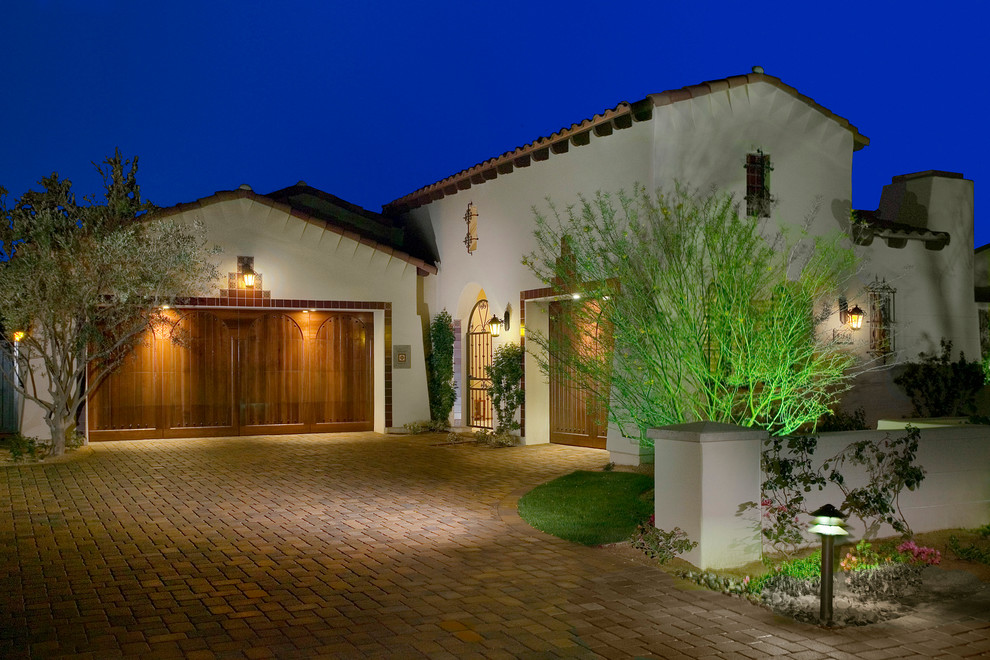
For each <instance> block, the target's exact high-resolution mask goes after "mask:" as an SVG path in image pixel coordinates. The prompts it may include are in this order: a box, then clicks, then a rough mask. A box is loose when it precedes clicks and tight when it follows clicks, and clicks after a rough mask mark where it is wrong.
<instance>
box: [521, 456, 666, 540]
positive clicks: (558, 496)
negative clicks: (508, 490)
mask: <svg viewBox="0 0 990 660" xmlns="http://www.w3.org/2000/svg"><path fill="white" fill-rule="evenodd" d="M652 488H653V477H651V476H648V475H643V474H634V473H631V472H584V471H578V472H572V473H571V474H568V475H566V476H563V477H560V478H559V479H554V480H553V481H551V482H548V483H545V484H543V485H541V486H537V487H536V488H534V489H533V490H531V491H530V492H528V493H526V495H524V496H523V497H522V498H521V499H520V500H519V515H520V516H521V517H522V519H523V520H525V521H526V522H528V523H529V524H530V525H532V526H533V527H535V528H536V529H539V530H541V531H544V532H546V533H547V534H553V535H554V536H557V537H559V538H562V539H565V540H568V541H574V542H575V543H581V544H584V545H602V544H604V543H617V542H619V541H624V540H626V539H628V538H629V537H630V536H632V534H633V532H635V531H636V525H638V524H639V523H641V522H643V521H644V520H646V519H647V518H649V517H650V514H652V513H653V497H652V494H650V495H647V491H649V490H651V489H652Z"/></svg>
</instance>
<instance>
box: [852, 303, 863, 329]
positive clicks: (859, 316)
mask: <svg viewBox="0 0 990 660" xmlns="http://www.w3.org/2000/svg"><path fill="white" fill-rule="evenodd" d="M849 327H850V328H852V329H853V330H859V329H860V328H862V327H863V310H861V309H860V308H859V305H856V306H854V307H853V308H852V309H850V310H849Z"/></svg>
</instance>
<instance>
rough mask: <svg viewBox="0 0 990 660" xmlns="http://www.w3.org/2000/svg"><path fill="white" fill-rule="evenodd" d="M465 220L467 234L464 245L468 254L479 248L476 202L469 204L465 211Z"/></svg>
mask: <svg viewBox="0 0 990 660" xmlns="http://www.w3.org/2000/svg"><path fill="white" fill-rule="evenodd" d="M464 222H465V223H466V224H467V235H466V236H465V237H464V247H466V248H467V251H468V254H471V253H473V252H474V251H475V250H477V249H478V207H477V206H475V205H474V202H471V203H469V204H468V207H467V211H465V212H464Z"/></svg>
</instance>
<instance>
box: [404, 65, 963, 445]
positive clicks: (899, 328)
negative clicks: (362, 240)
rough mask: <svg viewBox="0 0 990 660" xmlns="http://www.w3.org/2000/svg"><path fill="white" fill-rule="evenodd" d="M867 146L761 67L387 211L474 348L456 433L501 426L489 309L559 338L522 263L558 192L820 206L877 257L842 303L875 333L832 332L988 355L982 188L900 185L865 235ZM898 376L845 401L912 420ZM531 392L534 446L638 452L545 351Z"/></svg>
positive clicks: (655, 100)
mask: <svg viewBox="0 0 990 660" xmlns="http://www.w3.org/2000/svg"><path fill="white" fill-rule="evenodd" d="M565 119H568V118H565ZM868 145H869V139H868V138H866V137H865V136H864V135H862V134H861V133H860V132H859V130H858V129H857V128H856V127H855V126H854V125H852V124H851V123H850V122H849V121H847V120H846V119H844V118H842V117H839V116H837V115H835V114H834V113H833V112H831V111H829V110H828V109H827V108H824V107H822V106H821V105H820V104H818V103H816V102H815V101H814V100H813V99H811V98H809V97H807V96H805V95H803V94H802V93H800V92H799V91H797V90H796V89H794V88H793V87H790V86H789V85H787V84H785V83H783V82H782V81H780V80H779V79H777V78H775V77H773V76H769V75H766V74H764V73H763V72H762V70H761V69H760V68H759V67H754V72H753V73H749V74H747V75H741V76H732V77H729V78H726V79H722V80H714V81H709V82H705V83H702V84H699V85H693V86H690V87H685V88H682V89H677V90H672V91H666V92H661V93H658V94H652V95H650V96H648V97H647V98H645V99H642V100H640V101H637V102H634V103H621V104H619V105H617V106H615V107H613V108H612V109H610V110H605V111H603V112H602V113H601V114H598V115H596V116H594V117H592V118H590V119H585V120H583V121H580V122H579V123H574V124H571V125H570V126H569V127H567V128H563V129H561V130H560V131H558V132H556V133H554V134H552V135H549V136H545V137H540V138H539V139H536V140H534V141H533V142H531V143H529V144H527V145H525V146H522V147H518V148H516V149H514V150H512V151H508V152H506V153H503V154H501V155H499V156H496V157H494V158H490V159H488V160H485V161H482V162H480V163H478V164H476V165H474V166H473V167H470V168H468V169H465V170H462V171H461V172H458V173H457V174H454V175H452V176H450V177H447V178H446V179H443V180H441V181H437V182H435V183H432V184H430V185H427V186H424V187H423V188H420V189H419V190H416V191H413V192H411V193H409V194H408V195H405V196H403V197H401V198H399V199H396V200H394V201H393V202H391V203H390V204H388V205H386V207H385V212H386V214H388V215H393V216H398V217H401V218H403V219H405V220H406V222H407V223H409V225H410V227H411V228H413V229H414V230H416V231H417V232H418V233H419V234H420V235H421V236H422V237H423V240H424V242H425V243H427V244H428V245H429V246H430V248H431V249H432V250H433V254H434V256H435V258H436V261H437V263H438V267H439V271H438V274H437V276H436V277H435V278H431V280H430V282H429V284H430V287H429V290H430V297H429V300H430V307H431V309H434V310H439V309H441V308H446V309H448V310H449V311H450V312H451V314H452V316H453V317H454V319H455V323H457V324H458V331H459V333H460V336H461V337H463V342H462V344H461V346H460V347H459V350H460V351H461V354H462V355H463V360H462V361H461V363H460V365H459V366H460V369H459V373H458V379H459V380H458V382H459V395H460V400H461V401H464V402H466V403H467V405H465V406H462V407H461V408H459V409H457V410H455V413H454V420H453V421H454V423H457V424H465V425H486V424H487V421H486V420H487V417H486V415H488V414H489V413H487V412H486V409H485V406H484V400H483V397H482V395H480V394H479V393H478V389H479V388H478V387H477V385H476V383H478V382H479V381H482V382H483V375H482V373H481V372H480V371H479V370H478V361H479V360H478V358H476V357H475V355H478V356H480V360H481V362H482V363H483V362H484V359H485V358H484V356H485V355H486V351H490V350H491V349H490V347H486V346H485V345H484V343H483V342H484V337H483V335H482V334H481V331H483V328H481V329H479V327H478V325H479V322H481V321H483V315H482V314H479V312H480V309H481V307H482V306H483V307H484V308H485V311H484V313H485V314H494V315H496V316H499V317H501V316H502V315H503V314H505V312H506V311H508V313H509V315H510V317H511V320H510V327H511V330H510V331H509V332H507V333H503V334H502V335H501V336H500V337H499V338H498V339H496V340H495V341H496V342H521V343H523V344H525V333H526V331H527V330H530V329H536V330H540V331H543V332H547V331H548V330H549V327H548V325H549V321H548V318H549V315H548V305H549V302H550V296H551V292H550V290H549V289H547V288H545V286H544V285H543V284H542V283H541V282H539V281H537V280H536V279H535V278H534V276H533V275H532V273H531V272H530V271H529V269H528V268H526V267H525V266H523V265H522V264H521V262H520V257H521V256H522V255H523V254H524V253H528V252H530V251H531V249H532V245H531V244H532V241H533V238H532V230H533V222H534V219H533V211H532V209H533V207H534V206H545V199H546V198H547V197H550V198H552V199H553V200H554V202H556V203H557V204H558V205H561V206H564V205H567V204H571V203H574V202H576V201H577V198H578V195H581V194H584V195H586V196H590V195H592V194H593V193H594V192H596V191H599V190H601V191H608V192H615V191H617V190H619V189H626V190H629V189H630V188H631V187H632V186H633V185H634V184H637V183H638V184H642V185H645V186H646V187H648V188H666V189H670V188H672V187H673V185H674V183H675V182H680V183H684V184H687V185H689V186H690V187H693V188H695V189H699V190H704V189H708V188H710V187H712V186H717V187H718V188H719V189H721V190H723V191H728V192H730V193H733V194H734V195H735V197H736V198H737V199H739V200H744V199H751V200H752V199H753V198H756V201H757V202H759V201H760V198H761V197H762V198H763V199H768V198H769V199H772V201H773V205H772V206H769V205H768V206H767V209H768V211H769V214H770V215H771V216H772V217H774V218H777V219H779V220H781V221H782V222H785V223H786V222H794V223H800V222H802V221H803V219H804V218H805V216H806V215H807V214H808V213H809V211H811V210H812V209H813V208H816V207H817V208H818V212H817V214H816V215H815V216H814V221H813V224H812V226H811V229H810V231H811V232H812V233H827V232H830V231H834V230H836V229H838V230H840V231H842V232H844V233H846V234H847V235H849V236H850V237H851V239H852V240H853V242H854V243H855V245H856V246H857V252H858V253H859V254H860V255H861V256H862V258H863V266H862V269H861V271H860V272H859V274H858V282H857V283H856V284H855V285H854V286H853V287H851V288H850V290H849V291H846V292H843V295H841V299H839V300H836V306H837V307H843V306H844V307H845V308H846V309H852V308H853V307H855V306H859V307H860V308H861V309H862V310H864V312H865V323H864V325H863V328H862V329H860V330H857V331H853V330H851V329H850V328H848V327H846V326H845V325H844V324H842V323H840V322H839V315H835V320H834V327H833V328H832V330H833V331H834V332H836V333H841V334H842V335H843V336H844V337H845V338H846V340H847V341H849V342H850V343H851V346H850V348H851V349H852V350H856V351H858V352H860V353H862V354H863V355H864V356H869V357H871V358H873V359H877V360H878V361H879V362H887V363H893V362H895V361H896V360H898V359H905V358H906V359H914V358H916V357H917V354H918V353H919V352H920V351H930V350H933V349H936V348H938V346H939V342H940V339H941V338H942V337H946V338H949V339H951V340H952V341H953V344H954V347H955V349H956V351H959V350H962V351H964V352H965V353H966V355H967V356H970V358H971V359H974V358H977V357H978V356H979V355H980V344H979V333H978V328H979V325H978V321H977V310H976V306H975V304H974V297H973V275H972V273H973V183H972V181H968V180H966V179H964V178H963V177H962V175H960V174H955V173H949V172H938V171H930V172H921V173H915V174H906V175H899V176H894V177H893V179H892V182H891V184H890V185H888V186H886V187H885V188H884V190H883V194H882V198H881V203H880V208H879V209H878V210H876V211H870V212H862V211H860V212H857V214H856V217H857V221H856V223H855V225H854V223H853V222H852V221H851V212H852V211H853V209H852V207H851V199H852V189H851V179H852V167H853V159H854V155H855V152H857V151H858V150H860V149H863V148H864V147H866V146H868ZM771 171H772V176H771ZM466 232H467V236H466ZM493 265H497V267H493ZM472 341H474V342H475V343H476V344H477V346H473V345H472V343H471V342H472ZM892 377H893V376H892V372H891V370H879V371H876V372H872V373H870V374H868V375H866V376H864V377H862V378H861V381H860V383H859V384H858V386H857V388H856V389H855V391H854V392H853V393H851V395H850V397H849V399H848V401H847V402H846V405H847V406H849V407H850V408H853V407H855V406H858V405H865V406H866V408H867V415H868V418H869V419H874V420H875V419H876V418H877V417H881V416H892V415H893V416H900V415H901V414H906V413H908V412H909V402H908V400H907V398H906V397H904V396H903V395H902V394H901V393H900V392H899V391H898V390H897V388H896V387H894V386H893V385H892V383H891V380H892ZM525 387H526V404H525V410H524V414H523V420H522V421H523V435H524V436H525V438H526V440H527V442H546V441H548V440H552V441H558V442H570V443H576V444H585V445H590V446H598V447H604V446H606V442H607V446H608V448H609V449H610V450H612V452H613V456H621V455H622V454H624V453H625V452H631V453H633V454H635V453H636V452H637V451H638V449H637V448H630V447H628V446H626V444H625V442H624V441H623V440H622V439H621V437H616V436H617V434H616V433H615V431H614V429H613V430H612V431H611V432H610V433H609V434H608V435H609V437H608V440H607V441H606V438H605V436H606V432H605V429H604V428H603V427H602V425H601V423H600V420H597V421H596V420H587V421H586V420H584V419H582V415H584V414H585V409H584V406H583V405H582V404H581V402H580V401H577V402H575V396H577V397H578V398H580V395H579V394H578V395H575V393H573V392H567V391H566V388H561V387H560V386H559V385H558V384H556V383H552V382H551V383H548V382H546V379H545V378H544V376H543V375H542V374H540V373H539V372H538V370H537V367H536V361H535V359H533V358H532V357H531V356H528V358H527V361H526V377H525ZM562 390H563V391H562ZM631 458H633V460H635V459H634V457H631Z"/></svg>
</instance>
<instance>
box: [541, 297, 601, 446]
mask: <svg viewBox="0 0 990 660" xmlns="http://www.w3.org/2000/svg"><path fill="white" fill-rule="evenodd" d="M579 304H581V305H585V306H587V305H594V303H569V302H563V303H562V302H555V303H552V304H551V306H550V333H551V341H552V342H553V343H554V344H555V346H557V347H559V348H560V351H561V352H560V353H554V352H551V355H550V442H555V443H558V444H562V445H576V446H580V447H594V448H596V449H605V439H606V432H607V419H608V416H607V412H608V411H607V410H605V409H603V408H602V407H601V406H599V405H596V402H595V398H594V397H593V396H592V395H591V394H590V393H589V392H588V391H587V390H586V388H585V387H584V386H583V385H582V378H581V376H579V375H578V372H577V371H576V370H575V369H573V368H572V367H571V365H570V364H569V363H568V357H569V355H570V354H571V353H573V352H575V351H595V352H600V351H602V350H607V341H606V337H605V334H606V333H605V332H602V331H601V329H600V327H599V326H600V323H599V322H595V320H594V319H596V318H597V317H596V315H594V314H590V315H588V314H583V313H576V312H577V310H574V309H569V307H570V306H573V305H579ZM584 309H585V311H588V310H591V308H589V307H585V308H584ZM576 326H577V327H576ZM575 328H576V329H575Z"/></svg>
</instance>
